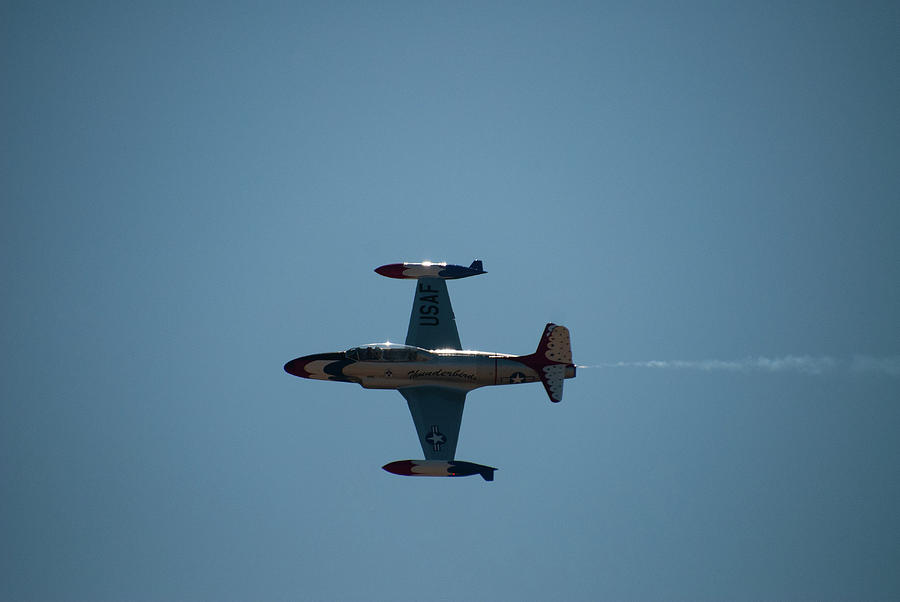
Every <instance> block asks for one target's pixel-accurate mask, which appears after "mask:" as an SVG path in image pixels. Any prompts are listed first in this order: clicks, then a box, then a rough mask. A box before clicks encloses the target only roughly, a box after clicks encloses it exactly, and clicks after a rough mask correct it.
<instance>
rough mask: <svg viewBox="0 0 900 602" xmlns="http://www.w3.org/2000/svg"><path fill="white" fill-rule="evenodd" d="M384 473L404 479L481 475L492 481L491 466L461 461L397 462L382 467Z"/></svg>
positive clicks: (492, 470) (492, 468) (492, 471)
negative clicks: (404, 477)
mask: <svg viewBox="0 0 900 602" xmlns="http://www.w3.org/2000/svg"><path fill="white" fill-rule="evenodd" d="M382 468H383V469H385V470H386V471H388V472H390V473H393V474H397V475H401V476H406V477H468V476H470V475H473V474H479V475H481V478H483V479H484V480H485V481H493V480H494V471H495V470H497V469H496V468H494V467H493V466H484V465H482V464H475V463H474V462H463V461H461V460H450V461H444V460H397V461H396V462H390V463H388V464H385V465H384V466H382Z"/></svg>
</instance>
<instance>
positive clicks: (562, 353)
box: [517, 323, 575, 403]
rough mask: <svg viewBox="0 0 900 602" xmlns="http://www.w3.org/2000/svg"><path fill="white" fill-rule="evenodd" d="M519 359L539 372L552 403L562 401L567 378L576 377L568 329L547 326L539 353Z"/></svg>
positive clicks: (539, 346)
mask: <svg viewBox="0 0 900 602" xmlns="http://www.w3.org/2000/svg"><path fill="white" fill-rule="evenodd" d="M517 359H518V360H519V361H520V362H522V363H523V364H525V365H527V366H529V367H531V368H533V369H534V370H536V371H537V373H538V375H539V376H540V378H541V382H542V383H543V384H544V389H546V390H547V395H548V396H549V397H550V401H552V402H554V403H558V402H560V401H562V395H563V382H564V381H565V379H567V378H574V377H575V365H574V364H573V363H572V345H571V341H570V340H569V329H568V328H566V327H565V326H559V325H557V324H553V323H550V324H547V326H545V327H544V334H543V335H542V336H541V342H540V343H539V344H538V348H537V351H535V352H534V353H532V354H531V355H523V356H521V357H519V358H517Z"/></svg>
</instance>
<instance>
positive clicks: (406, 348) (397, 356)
mask: <svg viewBox="0 0 900 602" xmlns="http://www.w3.org/2000/svg"><path fill="white" fill-rule="evenodd" d="M430 355H431V354H429V353H428V352H427V351H425V350H424V349H420V348H418V347H412V346H410V345H396V344H393V343H370V344H368V345H363V346H362V347H353V348H352V349H348V350H347V351H345V352H344V357H346V358H347V359H348V360H356V361H360V362H422V361H425V360H427V359H428V358H429V357H430Z"/></svg>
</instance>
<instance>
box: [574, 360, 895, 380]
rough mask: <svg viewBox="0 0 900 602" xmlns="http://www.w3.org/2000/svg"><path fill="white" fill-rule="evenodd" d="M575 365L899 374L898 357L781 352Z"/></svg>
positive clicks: (725, 370)
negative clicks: (732, 357) (731, 357)
mask: <svg viewBox="0 0 900 602" xmlns="http://www.w3.org/2000/svg"><path fill="white" fill-rule="evenodd" d="M578 368H663V369H669V370H698V371H702V372H799V373H802V374H813V375H819V374H826V373H828V372H836V371H850V372H853V373H857V374H860V373H866V372H868V373H877V374H883V375H888V376H900V356H897V355H895V356H888V357H870V356H864V355H857V356H854V357H853V359H852V360H842V359H837V358H833V357H829V356H818V357H815V356H811V355H785V356H782V357H748V358H744V359H740V360H716V359H709V360H647V361H637V362H605V363H601V364H590V365H585V366H581V365H579V366H578Z"/></svg>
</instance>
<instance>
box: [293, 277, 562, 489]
mask: <svg viewBox="0 0 900 602" xmlns="http://www.w3.org/2000/svg"><path fill="white" fill-rule="evenodd" d="M375 272H376V273H378V274H380V275H382V276H386V277H388V278H399V279H412V280H416V287H415V295H414V297H413V307H412V312H411V314H410V316H409V328H408V330H407V333H406V342H405V344H403V345H399V344H396V343H371V344H368V345H362V346H360V347H352V348H350V349H348V350H347V351H343V352H333V353H317V354H314V355H306V356H303V357H298V358H296V359H293V360H291V361H289V362H288V363H286V364H285V365H284V370H285V371H286V372H287V373H288V374H292V375H294V376H299V377H302V378H311V379H318V380H331V381H337V382H351V383H358V384H359V385H361V386H362V387H363V388H365V389H396V390H397V391H398V392H399V393H400V394H401V395H402V396H403V397H404V398H405V399H406V402H407V404H408V405H409V411H410V414H412V419H413V423H414V424H415V427H416V432H417V433H418V436H419V443H420V444H421V446H422V451H423V452H424V454H425V459H424V460H398V461H396V462H390V463H388V464H385V465H384V466H383V467H382V468H383V469H384V470H386V471H388V472H390V473H393V474H397V475H403V476H441V477H460V476H469V475H474V474H478V475H481V477H482V478H483V479H484V480H485V481H493V480H494V471H495V470H497V469H496V468H494V467H491V466H485V465H482V464H476V463H474V462H464V461H461V460H456V459H455V457H456V444H457V441H458V438H459V427H460V424H461V422H462V413H463V406H464V405H465V400H466V395H467V394H468V393H469V392H470V391H472V390H474V389H477V388H479V387H486V386H495V385H513V384H520V383H532V382H538V381H540V382H541V383H542V384H543V385H544V389H546V391H547V395H548V396H549V397H550V401H552V402H554V403H557V402H559V401H562V394H563V383H564V381H565V379H567V378H575V364H574V363H573V362H572V350H571V344H570V340H569V330H568V329H567V328H566V327H565V326H559V325H556V324H553V323H549V324H547V325H546V326H545V327H544V332H543V334H542V336H541V340H540V343H539V344H538V348H537V350H536V351H535V352H534V353H531V354H529V355H510V354H506V353H490V352H485V351H469V350H463V348H462V345H461V344H460V341H459V333H458V332H457V329H456V318H455V316H454V314H453V308H452V306H451V305H450V295H449V293H448V292H447V284H446V281H447V280H456V279H460V278H468V277H470V276H477V275H480V274H486V273H487V272H485V271H484V267H483V264H482V262H481V261H480V260H475V261H474V262H472V265H470V266H469V267H464V266H461V265H451V264H447V263H443V262H441V263H438V262H430V261H425V262H422V263H393V264H388V265H383V266H381V267H378V268H375Z"/></svg>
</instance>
